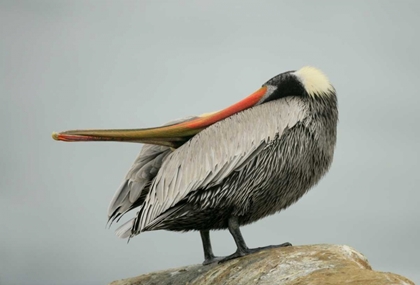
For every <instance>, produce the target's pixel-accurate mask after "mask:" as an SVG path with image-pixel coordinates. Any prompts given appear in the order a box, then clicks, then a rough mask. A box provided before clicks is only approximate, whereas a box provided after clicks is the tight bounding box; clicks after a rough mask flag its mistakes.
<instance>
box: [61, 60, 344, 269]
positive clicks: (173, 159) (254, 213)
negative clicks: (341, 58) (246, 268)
mask: <svg viewBox="0 0 420 285" xmlns="http://www.w3.org/2000/svg"><path fill="white" fill-rule="evenodd" d="M337 120H338V110H337V98H336V93H335V89H334V87H333V86H332V85H331V84H330V82H329V81H328V79H327V77H326V76H325V75H324V74H323V73H322V72H321V71H319V70H317V69H315V68H313V67H303V68H301V69H299V70H297V71H288V72H285V73H282V74H279V75H277V76H275V77H273V78H272V79H270V80H269V81H267V82H266V83H265V84H263V85H262V87H261V88H260V89H259V90H257V91H256V92H255V93H253V94H251V95H250V96H248V97H247V98H245V99H243V100H242V101H240V102H238V103H236V104H234V105H232V106H230V107H228V108H226V109H223V110H221V111H218V112H214V113H210V114H203V115H200V116H196V117H190V118H187V119H184V120H180V121H176V122H172V123H170V124H168V125H165V126H161V127H157V128H147V129H131V130H127V129H126V130H74V131H67V132H62V133H53V138H54V139H56V140H61V141H127V142H138V143H144V144H145V145H144V146H143V148H142V150H141V152H140V154H139V156H138V157H137V159H136V160H135V162H134V164H133V166H132V167H131V169H130V171H129V172H128V174H127V176H126V178H125V180H124V182H123V183H122V185H121V187H120V188H119V189H118V191H117V192H116V194H115V195H114V197H113V199H112V201H111V203H110V205H109V211H108V218H109V221H111V222H113V221H114V220H116V219H119V218H120V217H121V216H122V215H124V214H125V213H127V212H128V211H130V210H132V209H137V214H136V216H135V218H133V219H131V220H129V221H128V222H126V223H125V224H123V225H122V226H121V227H120V228H119V229H117V235H118V236H120V237H122V238H127V237H133V236H135V235H138V234H140V233H141V232H145V231H152V230H161V229H163V230H170V231H191V230H196V231H200V234H201V239H202V242H203V249H204V257H205V261H204V263H203V264H208V263H211V262H214V261H219V260H220V261H226V260H230V259H233V258H237V257H240V256H244V255H247V254H250V253H253V252H257V251H259V250H262V249H265V248H270V247H274V246H266V247H260V248H256V249H250V248H248V247H247V245H246V243H245V241H244V239H243V237H242V234H241V232H240V229H239V227H240V226H242V225H246V224H249V223H252V222H255V221H257V220H259V219H261V218H263V217H265V216H268V215H272V214H274V213H276V212H278V211H280V210H282V209H285V208H287V207H288V206H290V205H291V204H293V203H294V202H296V201H297V200H298V199H299V198H300V197H302V195H303V194H305V193H306V192H307V191H308V190H309V189H310V188H311V187H312V186H313V185H315V184H316V183H317V182H318V181H319V180H320V179H321V177H322V176H323V175H324V174H325V173H326V172H327V170H328V169H329V167H330V165H331V162H332V159H333V154H334V147H335V143H336V133H337V131H336V128H337ZM217 229H229V232H230V233H231V235H232V236H233V239H234V240H235V243H236V246H237V250H236V252H235V253H233V254H232V255H230V256H227V257H225V258H223V259H222V258H220V257H215V256H214V254H213V251H212V247H211V243H210V235H209V231H210V230H217ZM289 245H291V244H289V243H283V244H281V245H277V246H289Z"/></svg>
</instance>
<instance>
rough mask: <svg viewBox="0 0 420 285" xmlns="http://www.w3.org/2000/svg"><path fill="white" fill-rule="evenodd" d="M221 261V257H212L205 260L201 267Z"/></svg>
mask: <svg viewBox="0 0 420 285" xmlns="http://www.w3.org/2000/svg"><path fill="white" fill-rule="evenodd" d="M221 260H223V256H213V257H211V258H206V259H205V260H204V261H203V265H209V264H212V263H215V262H220V261H221Z"/></svg>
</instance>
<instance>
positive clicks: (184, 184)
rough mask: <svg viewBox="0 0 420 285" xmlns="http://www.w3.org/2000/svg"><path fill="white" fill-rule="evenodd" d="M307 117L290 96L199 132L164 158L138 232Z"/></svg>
mask: <svg viewBox="0 0 420 285" xmlns="http://www.w3.org/2000/svg"><path fill="white" fill-rule="evenodd" d="M305 117H306V109H305V107H304V104H303V102H302V101H301V99H298V98H297V97H289V98H283V99H280V100H275V101H271V102H268V103H264V104H261V105H258V106H255V107H253V108H250V109H247V110H245V111H243V112H240V113H237V114H235V115H233V116H231V117H229V118H227V119H225V120H223V121H220V122H218V123H215V124H213V125H211V126H210V127H208V128H206V129H204V130H203V131H202V132H200V133H198V134H197V135H196V136H194V137H193V138H191V139H190V140H189V141H188V142H186V143H185V144H183V145H182V146H181V147H179V148H178V149H177V150H176V151H174V152H172V153H170V154H169V155H168V156H167V158H166V160H165V161H164V162H163V164H162V166H161V168H160V170H159V172H158V173H157V175H156V178H155V179H154V180H153V183H152V186H151V188H150V192H149V194H148V195H147V197H146V199H145V201H144V205H145V206H144V208H143V211H141V212H140V216H139V217H138V219H139V220H138V223H139V226H138V227H137V228H136V231H135V232H134V234H138V233H140V232H141V231H142V230H143V229H150V228H151V227H152V226H153V225H156V223H157V221H160V220H162V216H161V215H162V214H163V213H165V212H166V211H168V210H169V209H170V208H171V207H174V206H175V205H176V204H177V203H178V202H180V201H181V200H182V199H184V198H185V197H186V196H187V195H188V194H189V193H191V192H194V191H196V190H197V189H207V188H210V187H212V186H215V185H218V184H220V183H222V181H223V180H224V179H225V178H226V177H228V176H229V175H230V174H231V173H232V172H233V171H235V170H237V169H239V168H240V167H242V166H243V165H244V163H247V162H248V161H250V159H251V158H252V157H254V156H255V155H257V154H258V153H259V151H261V150H262V149H263V148H264V147H265V145H266V144H267V143H269V142H270V140H272V139H274V138H275V137H276V136H281V135H282V133H283V131H284V130H286V129H287V128H291V127H293V126H294V125H295V124H296V123H297V122H299V121H302V120H303V119H304V118H305ZM168 212H171V211H168ZM163 216H167V215H166V214H165V215H163Z"/></svg>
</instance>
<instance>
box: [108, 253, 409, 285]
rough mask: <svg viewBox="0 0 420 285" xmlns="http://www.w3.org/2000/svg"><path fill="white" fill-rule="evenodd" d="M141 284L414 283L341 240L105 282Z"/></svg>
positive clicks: (112, 284) (370, 284) (296, 284)
mask: <svg viewBox="0 0 420 285" xmlns="http://www.w3.org/2000/svg"><path fill="white" fill-rule="evenodd" d="M140 284H141V285H152V284H168V285H169V284H188V285H193V284H200V285H205V284H234V285H242V284H260V285H262V284H267V285H268V284H287V285H292V284H293V285H298V284H299V285H300V284H302V285H303V284H305V285H318V284H319V285H321V284H322V285H328V284H334V285H335V284H361V285H363V284H369V285H382V284H401V285H409V284H410V285H414V283H413V282H411V281H410V280H408V279H407V278H405V277H402V276H400V275H397V274H394V273H387V272H378V271H373V270H372V268H371V267H370V265H369V263H368V261H367V259H366V258H365V257H364V256H363V255H362V254H361V253H359V252H357V251H356V250H354V249H353V248H351V247H349V246H346V245H342V246H341V245H308V246H293V247H286V248H276V249H271V250H266V251H263V252H259V253H256V254H252V255H248V256H245V257H242V258H239V259H235V260H231V261H229V262H226V263H223V264H212V265H207V266H202V265H190V266H185V267H180V268H176V269H168V270H163V271H158V272H152V273H148V274H144V275H140V276H137V277H133V278H128V279H123V280H118V281H114V282H112V283H110V285H140Z"/></svg>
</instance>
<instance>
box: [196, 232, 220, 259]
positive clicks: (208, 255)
mask: <svg viewBox="0 0 420 285" xmlns="http://www.w3.org/2000/svg"><path fill="white" fill-rule="evenodd" d="M200 235H201V241H202V242H203V250H204V262H203V265H207V264H211V263H213V262H216V261H219V260H221V259H222V258H221V257H218V256H214V254H213V250H212V248H211V242H210V231H208V230H205V231H200Z"/></svg>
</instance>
